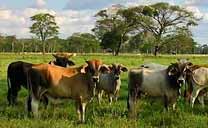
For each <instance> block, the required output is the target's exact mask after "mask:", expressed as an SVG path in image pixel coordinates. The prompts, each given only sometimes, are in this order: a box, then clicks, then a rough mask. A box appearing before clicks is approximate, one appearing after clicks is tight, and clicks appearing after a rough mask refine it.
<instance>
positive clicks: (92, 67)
mask: <svg viewBox="0 0 208 128" xmlns="http://www.w3.org/2000/svg"><path fill="white" fill-rule="evenodd" d="M86 63H87V65H84V66H83V68H82V69H81V73H86V74H88V75H89V76H90V79H91V82H93V83H98V82H99V75H100V73H105V72H108V71H109V68H108V67H107V66H106V65H104V64H103V63H102V61H101V60H89V61H86Z"/></svg>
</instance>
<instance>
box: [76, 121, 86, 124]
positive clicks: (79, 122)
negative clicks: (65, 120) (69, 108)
mask: <svg viewBox="0 0 208 128" xmlns="http://www.w3.org/2000/svg"><path fill="white" fill-rule="evenodd" d="M77 124H86V122H85V121H77Z"/></svg>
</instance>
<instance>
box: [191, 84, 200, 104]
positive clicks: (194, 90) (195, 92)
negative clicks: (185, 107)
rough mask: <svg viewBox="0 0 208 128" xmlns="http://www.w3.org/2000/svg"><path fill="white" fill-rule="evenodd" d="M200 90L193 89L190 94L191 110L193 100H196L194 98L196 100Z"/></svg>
mask: <svg viewBox="0 0 208 128" xmlns="http://www.w3.org/2000/svg"><path fill="white" fill-rule="evenodd" d="M200 90H201V89H200V88H197V87H194V88H193V92H192V94H191V107H192V108H193V107H194V102H195V100H196V98H197V96H198V94H199V92H200Z"/></svg>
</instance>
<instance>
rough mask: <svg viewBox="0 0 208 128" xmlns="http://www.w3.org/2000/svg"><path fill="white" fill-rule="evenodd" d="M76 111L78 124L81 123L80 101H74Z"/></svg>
mask: <svg viewBox="0 0 208 128" xmlns="http://www.w3.org/2000/svg"><path fill="white" fill-rule="evenodd" d="M75 104H76V110H77V114H78V120H79V122H81V104H80V101H76V103H75Z"/></svg>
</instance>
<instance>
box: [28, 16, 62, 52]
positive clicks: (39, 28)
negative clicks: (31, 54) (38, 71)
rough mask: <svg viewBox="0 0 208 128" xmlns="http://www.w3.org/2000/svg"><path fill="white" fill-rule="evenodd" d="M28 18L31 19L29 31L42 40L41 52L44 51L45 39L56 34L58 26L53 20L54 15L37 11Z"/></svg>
mask: <svg viewBox="0 0 208 128" xmlns="http://www.w3.org/2000/svg"><path fill="white" fill-rule="evenodd" d="M30 18H31V20H32V21H33V24H32V26H31V27H30V32H31V33H33V34H35V35H36V36H37V37H38V38H39V39H40V40H41V41H42V43H43V53H45V41H46V40H47V39H49V38H52V37H54V36H56V35H57V34H58V29H59V27H58V26H57V24H56V22H55V17H54V16H53V15H51V14H49V13H39V14H36V15H34V16H32V17H30Z"/></svg>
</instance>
